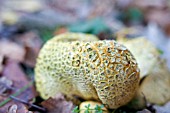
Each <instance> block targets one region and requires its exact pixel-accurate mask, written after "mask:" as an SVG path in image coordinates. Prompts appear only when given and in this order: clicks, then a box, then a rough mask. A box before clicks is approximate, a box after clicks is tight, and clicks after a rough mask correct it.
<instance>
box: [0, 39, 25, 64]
mask: <svg viewBox="0 0 170 113" xmlns="http://www.w3.org/2000/svg"><path fill="white" fill-rule="evenodd" d="M0 55H2V56H5V57H7V58H10V59H12V60H15V61H18V62H21V61H23V60H24V56H25V50H24V48H23V47H22V46H20V45H18V44H16V43H14V42H10V41H4V40H0Z"/></svg>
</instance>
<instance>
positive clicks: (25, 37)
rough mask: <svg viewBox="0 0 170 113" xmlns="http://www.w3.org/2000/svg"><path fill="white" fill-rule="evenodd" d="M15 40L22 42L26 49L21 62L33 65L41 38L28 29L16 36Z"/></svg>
mask: <svg viewBox="0 0 170 113" xmlns="http://www.w3.org/2000/svg"><path fill="white" fill-rule="evenodd" d="M15 41H17V42H18V43H20V44H22V45H23V46H24V48H25V50H26V54H25V58H24V61H23V62H24V63H25V64H27V65H29V66H31V67H34V66H35V62H36V58H37V56H38V53H39V50H40V48H41V45H42V40H41V39H40V37H39V36H38V35H37V34H36V33H35V32H33V31H30V32H27V33H24V34H22V35H19V36H16V37H15Z"/></svg>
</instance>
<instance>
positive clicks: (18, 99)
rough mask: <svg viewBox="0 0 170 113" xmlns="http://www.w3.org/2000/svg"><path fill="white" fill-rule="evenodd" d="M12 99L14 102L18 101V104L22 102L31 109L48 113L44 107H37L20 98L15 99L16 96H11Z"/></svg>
mask: <svg viewBox="0 0 170 113" xmlns="http://www.w3.org/2000/svg"><path fill="white" fill-rule="evenodd" d="M10 98H12V99H14V100H16V101H18V102H21V103H23V104H26V105H29V106H31V107H34V108H37V109H39V110H42V111H46V109H45V108H43V107H40V106H37V105H35V104H31V103H29V102H27V101H25V100H22V99H20V98H17V97H14V96H12V95H11V96H10Z"/></svg>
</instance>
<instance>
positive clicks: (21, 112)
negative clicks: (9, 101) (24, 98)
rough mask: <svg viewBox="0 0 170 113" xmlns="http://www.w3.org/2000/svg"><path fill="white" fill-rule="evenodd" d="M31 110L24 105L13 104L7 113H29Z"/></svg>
mask: <svg viewBox="0 0 170 113" xmlns="http://www.w3.org/2000/svg"><path fill="white" fill-rule="evenodd" d="M28 112H29V110H28V108H27V107H26V106H24V105H23V104H19V103H17V104H13V105H11V106H10V107H9V108H8V111H7V112H6V113H28Z"/></svg>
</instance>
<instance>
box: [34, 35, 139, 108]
mask: <svg viewBox="0 0 170 113" xmlns="http://www.w3.org/2000/svg"><path fill="white" fill-rule="evenodd" d="M73 34H74V33H73ZM74 35H76V34H74ZM82 35H83V34H82ZM62 36H64V37H65V39H67V37H68V38H70V37H69V33H67V34H65V35H62ZM76 36H77V35H76ZM83 36H84V38H86V37H87V35H83ZM77 39H78V38H77ZM80 40H81V39H80ZM94 40H96V39H95V38H94ZM35 80H36V86H37V89H38V91H39V92H40V95H41V96H42V97H43V98H44V99H47V98H48V97H50V96H54V95H55V94H56V93H57V92H62V93H64V94H66V95H67V96H68V97H71V96H72V95H77V96H79V97H82V98H84V99H87V100H88V99H95V100H98V101H101V102H102V103H103V104H105V105H106V107H108V108H118V107H120V106H122V105H124V104H126V103H127V102H129V101H130V100H131V99H132V97H133V96H134V94H135V91H136V89H137V87H138V83H139V69H138V66H137V63H136V60H135V59H134V57H133V55H132V54H131V53H130V52H129V50H127V48H126V47H124V46H123V45H120V44H118V43H117V42H115V41H113V40H112V41H92V42H82V41H72V42H67V41H65V40H64V41H62V40H60V41H59V40H58V37H55V38H53V39H51V40H50V41H48V42H47V43H46V44H45V45H44V47H43V48H42V49H41V51H40V54H39V57H38V59H37V64H36V68H35Z"/></svg>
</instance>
